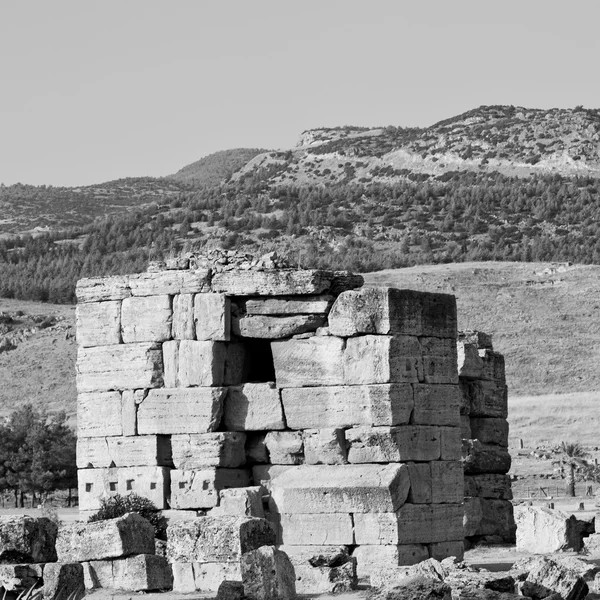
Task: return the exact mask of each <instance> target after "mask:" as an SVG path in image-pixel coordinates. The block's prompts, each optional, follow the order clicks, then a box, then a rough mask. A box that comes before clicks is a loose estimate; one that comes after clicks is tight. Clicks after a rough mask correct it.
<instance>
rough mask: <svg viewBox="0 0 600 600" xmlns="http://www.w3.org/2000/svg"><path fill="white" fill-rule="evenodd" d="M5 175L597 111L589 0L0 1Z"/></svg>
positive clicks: (110, 170) (87, 171)
mask: <svg viewBox="0 0 600 600" xmlns="http://www.w3.org/2000/svg"><path fill="white" fill-rule="evenodd" d="M0 2H1V3H0V182H3V183H5V184H6V185H9V184H12V183H16V182H21V183H31V184H43V183H45V184H52V185H82V184H90V183H101V182H103V181H107V180H111V179H117V178H120V177H128V176H131V177H133V176H143V175H152V176H163V175H168V174H170V173H173V172H175V171H177V170H178V169H180V168H181V167H183V166H184V165H186V164H188V163H190V162H193V161H195V160H198V159H199V158H201V157H202V156H205V155H207V154H210V153H211V152H215V151H217V150H223V149H227V148H236V147H261V148H288V147H291V146H293V145H294V144H295V143H296V141H297V138H298V136H299V134H300V133H301V132H302V131H303V130H305V129H311V128H314V127H320V126H329V127H332V126H337V125H350V124H351V125H362V126H377V125H401V126H427V125H431V124H433V123H435V122H436V121H439V120H441V119H444V118H448V117H451V116H454V115H456V114H459V113H461V112H464V111H466V110H469V109H471V108H475V107H477V106H479V105H481V104H514V105H520V106H527V107H531V108H552V107H559V108H570V107H574V106H576V105H579V104H582V105H584V106H585V107H588V108H599V107H600V78H599V77H598V70H599V67H598V65H599V62H600V60H599V59H600V36H599V35H598V31H597V29H598V22H599V17H600V3H598V2H597V0H569V1H567V0H563V1H557V0H504V1H502V2H492V1H491V0H430V1H427V0H412V1H411V2H408V1H403V0H363V1H360V2H359V1H357V0H303V1H302V2H297V1H296V2H291V1H290V0H252V1H250V0H239V1H238V0H229V1H227V0H220V1H217V0H212V1H202V0H194V1H192V0H170V1H167V0H160V1H159V0H102V1H98V2H88V1H82V0H52V1H48V0H39V1H37V0H0Z"/></svg>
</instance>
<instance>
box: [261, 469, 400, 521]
mask: <svg viewBox="0 0 600 600" xmlns="http://www.w3.org/2000/svg"><path fill="white" fill-rule="evenodd" d="M409 489H410V479H409V475H408V467H407V466H406V465H303V466H298V467H290V468H289V469H288V470H286V471H284V472H282V473H280V474H278V475H277V477H275V478H274V479H272V481H271V500H272V502H271V504H272V507H273V508H274V509H275V510H276V511H277V512H279V513H289V514H295V513H309V514H311V513H313V514H314V513H341V512H347V513H357V512H371V511H376V512H385V511H394V510H397V509H398V508H399V507H400V506H402V504H403V503H404V501H405V500H406V497H407V496H408V491H409Z"/></svg>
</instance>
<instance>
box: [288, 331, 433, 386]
mask: <svg viewBox="0 0 600 600" xmlns="http://www.w3.org/2000/svg"><path fill="white" fill-rule="evenodd" d="M317 339H319V340H320V339H325V340H337V338H317ZM343 370H344V382H345V383H346V384H349V385H362V384H372V383H418V382H419V381H423V359H422V357H421V345H420V343H419V339H418V338H416V337H414V336H406V335H397V336H391V335H363V336H360V337H356V338H349V339H348V340H347V341H346V348H345V350H344V353H343ZM278 381H279V380H278ZM335 383H339V382H332V384H333V385H335Z"/></svg>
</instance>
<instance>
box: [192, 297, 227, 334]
mask: <svg viewBox="0 0 600 600" xmlns="http://www.w3.org/2000/svg"><path fill="white" fill-rule="evenodd" d="M194 323H195V328H196V339H197V340H212V341H229V339H230V337H231V300H230V298H229V297H227V296H226V295H225V294H196V295H195V296H194Z"/></svg>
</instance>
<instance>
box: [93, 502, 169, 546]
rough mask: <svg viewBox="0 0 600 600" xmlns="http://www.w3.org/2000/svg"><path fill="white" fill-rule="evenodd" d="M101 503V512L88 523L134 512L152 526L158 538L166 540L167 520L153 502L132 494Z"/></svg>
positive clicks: (94, 515)
mask: <svg viewBox="0 0 600 600" xmlns="http://www.w3.org/2000/svg"><path fill="white" fill-rule="evenodd" d="M100 503H101V506H100V510H98V512H97V513H95V514H93V515H92V516H91V517H90V518H89V519H88V523H94V522H96V521H107V520H109V519H116V518H117V517H122V516H123V515H126V514H127V513H130V512H134V513H137V514H138V515H140V516H141V517H144V519H146V520H147V521H149V522H150V523H151V524H152V526H153V527H154V532H155V535H156V537H157V538H160V539H165V534H166V524H165V519H164V517H163V515H162V512H161V511H160V510H159V509H158V508H157V507H156V505H155V504H154V503H153V502H152V500H149V499H148V498H145V497H144V496H139V495H138V494H135V493H133V492H132V493H131V494H128V495H127V496H122V495H121V494H115V495H114V496H111V497H110V498H103V499H102V500H101V501H100Z"/></svg>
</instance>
